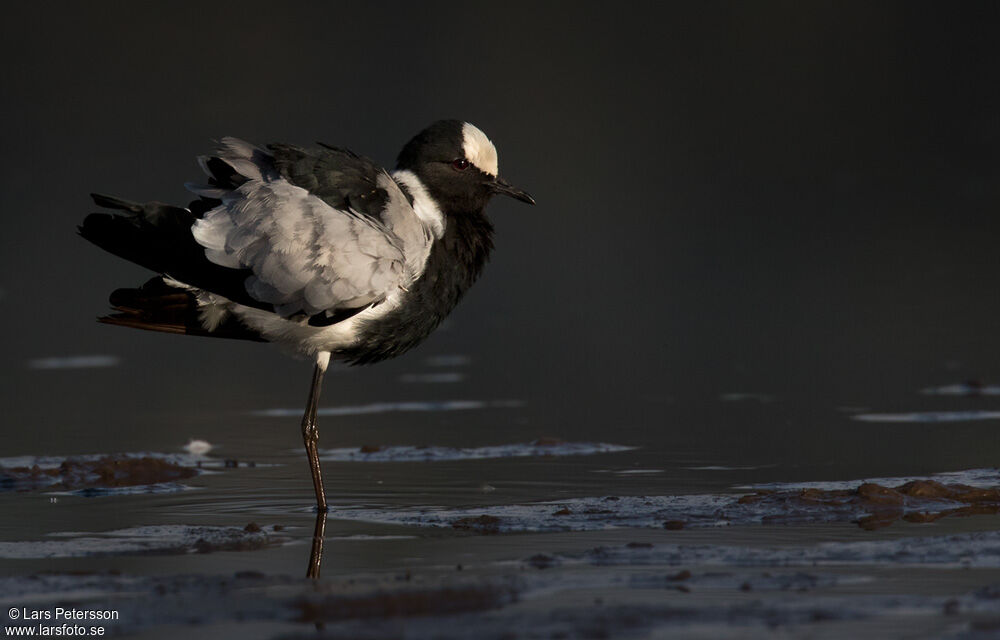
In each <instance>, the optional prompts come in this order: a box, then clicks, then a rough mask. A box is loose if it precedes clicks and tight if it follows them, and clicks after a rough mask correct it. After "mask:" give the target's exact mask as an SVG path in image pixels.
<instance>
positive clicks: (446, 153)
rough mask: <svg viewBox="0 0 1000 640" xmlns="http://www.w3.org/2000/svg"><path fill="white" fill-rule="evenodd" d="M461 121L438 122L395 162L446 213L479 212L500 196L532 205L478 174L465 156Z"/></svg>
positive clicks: (521, 194) (526, 197)
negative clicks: (491, 200)
mask: <svg viewBox="0 0 1000 640" xmlns="http://www.w3.org/2000/svg"><path fill="white" fill-rule="evenodd" d="M464 124H465V123H463V122H461V121H460V120H439V121H437V122H435V123H434V124H432V125H431V126H429V127H427V128H426V129H424V130H423V131H421V132H420V133H418V134H417V135H416V136H415V137H414V138H413V139H412V140H410V141H409V142H408V143H406V146H405V147H403V150H402V151H401V152H400V154H399V158H398V159H397V160H396V168H397V169H408V170H410V171H412V172H413V173H415V174H416V175H417V177H418V178H420V181H421V182H423V183H424V186H425V187H426V188H427V191H428V192H429V193H430V195H431V197H433V198H434V199H435V200H436V201H437V203H438V205H439V206H440V207H441V208H442V210H443V211H444V212H445V213H452V214H458V213H463V212H469V213H471V212H474V211H482V210H483V208H485V207H486V203H487V202H489V200H490V198H492V197H493V196H494V195H495V194H497V193H501V194H504V195H509V196H511V197H514V198H517V199H519V200H522V201H524V202H529V203H532V204H534V201H533V200H532V199H531V196H529V195H528V194H526V193H524V192H523V191H519V190H517V189H514V188H513V187H511V186H510V185H508V184H507V183H506V182H504V181H503V180H499V179H497V178H495V177H493V176H491V175H489V174H488V173H485V172H483V171H481V170H480V169H479V168H477V167H476V166H475V165H473V164H472V163H470V162H469V161H468V160H467V159H466V157H465V150H464V149H463V137H462V128H463V126H464Z"/></svg>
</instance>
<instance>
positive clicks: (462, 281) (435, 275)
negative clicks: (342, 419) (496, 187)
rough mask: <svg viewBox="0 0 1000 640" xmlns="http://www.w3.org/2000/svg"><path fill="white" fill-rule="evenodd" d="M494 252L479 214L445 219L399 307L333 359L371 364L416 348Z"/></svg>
mask: <svg viewBox="0 0 1000 640" xmlns="http://www.w3.org/2000/svg"><path fill="white" fill-rule="evenodd" d="M492 249H493V225H492V224H490V221H489V220H487V219H486V216H485V215H483V213H482V212H477V213H472V214H461V215H449V216H448V218H447V226H446V229H445V233H444V236H443V237H441V238H440V239H438V240H436V241H435V242H434V244H433V245H432V246H431V253H430V256H429V257H428V258H427V266H426V268H425V269H424V272H423V274H422V275H421V276H420V278H419V279H418V280H417V281H416V282H414V283H413V284H412V285H410V287H409V291H408V292H407V293H406V294H404V301H403V303H402V304H401V305H400V306H399V307H397V308H396V309H394V310H392V311H390V312H389V313H387V314H386V315H384V316H382V317H381V318H377V319H374V320H370V321H367V322H366V323H365V324H364V325H362V326H361V327H360V330H359V339H358V341H357V342H356V343H355V344H354V345H352V346H351V347H349V348H345V349H339V350H337V351H335V352H334V353H333V356H334V357H335V358H337V359H340V360H346V361H347V362H349V363H350V364H370V363H373V362H378V361H380V360H385V359H387V358H393V357H395V356H398V355H400V354H401V353H403V352H405V351H407V350H409V349H411V348H413V347H415V346H417V345H418V344H420V343H421V342H422V341H423V340H424V339H425V338H426V337H427V336H429V335H430V334H431V332H432V331H434V329H436V328H437V326H438V325H439V324H441V321H442V320H444V318H445V316H447V315H448V314H449V313H450V312H451V310H452V309H454V308H455V305H457V304H458V301H459V300H461V299H462V296H463V295H465V292H466V291H467V290H468V289H469V287H471V286H472V283H474V282H475V281H476V278H478V277H479V274H480V273H481V272H482V270H483V266H484V265H485V264H486V260H487V259H488V258H489V255H490V251H491V250H492Z"/></svg>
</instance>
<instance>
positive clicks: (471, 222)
mask: <svg viewBox="0 0 1000 640" xmlns="http://www.w3.org/2000/svg"><path fill="white" fill-rule="evenodd" d="M444 218H445V228H444V234H443V235H442V236H441V237H440V238H438V239H437V240H435V241H434V244H433V246H431V253H430V256H428V258H427V267H426V269H424V275H425V276H428V275H432V273H433V274H435V276H436V277H437V279H438V282H436V283H434V284H433V285H432V286H438V287H439V286H441V285H445V284H446V281H447V284H446V286H449V287H451V288H453V289H455V291H454V293H455V295H457V296H458V297H461V296H462V294H463V293H465V291H466V289H468V288H469V287H470V286H472V283H474V282H475V281H476V279H477V278H478V277H479V274H480V273H482V270H483V267H484V266H485V265H486V261H487V260H489V257H490V253H491V252H492V251H493V224H492V223H491V222H490V221H489V219H488V218H487V217H486V215H485V214H484V213H483V211H482V210H479V211H473V212H462V213H452V212H445V215H444ZM457 302H458V299H457V298H456V299H455V303H457ZM453 306H454V305H453Z"/></svg>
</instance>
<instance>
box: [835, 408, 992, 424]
mask: <svg viewBox="0 0 1000 640" xmlns="http://www.w3.org/2000/svg"><path fill="white" fill-rule="evenodd" d="M851 419H853V420H860V421H861V422H973V421H976V420H1000V411H917V412H913V413H859V414H857V415H853V416H851Z"/></svg>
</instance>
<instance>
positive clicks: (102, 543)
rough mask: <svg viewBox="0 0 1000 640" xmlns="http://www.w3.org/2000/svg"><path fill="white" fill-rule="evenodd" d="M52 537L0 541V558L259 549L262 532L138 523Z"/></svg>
mask: <svg viewBox="0 0 1000 640" xmlns="http://www.w3.org/2000/svg"><path fill="white" fill-rule="evenodd" d="M50 537H52V538H56V539H55V540H29V541H23V542H0V558H17V559H25V558H80V557H86V556H108V555H134V554H150V553H155V554H161V553H190V552H195V551H198V552H206V551H222V550H230V549H239V550H248V549H257V548H263V547H264V546H267V545H268V544H270V543H271V542H272V540H270V539H269V538H268V534H267V533H265V532H264V531H255V532H248V531H246V530H244V529H242V528H239V527H212V526H197V527H195V526H188V525H156V526H140V527H132V528H129V529H118V530H114V531H103V532H61V533H55V534H50Z"/></svg>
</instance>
